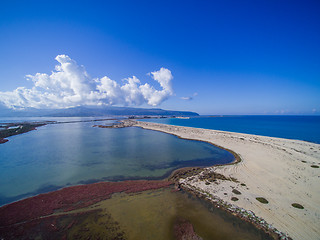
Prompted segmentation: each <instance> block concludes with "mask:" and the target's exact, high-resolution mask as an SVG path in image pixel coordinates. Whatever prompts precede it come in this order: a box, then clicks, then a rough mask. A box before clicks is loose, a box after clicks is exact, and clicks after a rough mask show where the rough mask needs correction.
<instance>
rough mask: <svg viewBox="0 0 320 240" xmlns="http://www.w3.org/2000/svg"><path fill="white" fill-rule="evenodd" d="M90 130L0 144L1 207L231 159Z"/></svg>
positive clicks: (175, 141) (48, 129)
mask: <svg viewBox="0 0 320 240" xmlns="http://www.w3.org/2000/svg"><path fill="white" fill-rule="evenodd" d="M103 123H105V124H107V123H110V122H109V121H105V122H103ZM99 124H101V123H99ZM92 125H93V123H83V122H81V123H68V124H50V125H46V126H43V127H39V128H38V129H37V130H35V131H31V132H28V133H25V134H21V135H16V136H12V137H10V138H9V140H10V141H9V142H7V143H5V144H1V145H0V171H1V175H0V205H3V204H6V203H9V202H13V201H15V200H19V199H22V198H25V197H29V196H34V195H36V194H39V193H44V192H49V191H53V190H56V189H58V188H61V187H65V186H71V185H77V184H85V183H92V182H98V181H107V180H111V181H119V180H124V179H159V178H163V177H165V176H166V175H168V173H170V172H171V171H172V170H174V169H176V168H180V167H184V166H210V165H214V164H223V163H228V162H231V161H233V159H234V157H233V156H232V154H230V153H229V152H227V151H225V150H222V149H219V148H217V147H215V146H212V145H210V144H208V143H204V142H197V141H190V140H184V139H179V138H177V137H175V136H172V135H169V134H165V133H161V132H156V131H150V130H144V129H140V128H136V127H130V128H122V129H106V128H104V129H102V128H96V127H95V128H93V127H92Z"/></svg>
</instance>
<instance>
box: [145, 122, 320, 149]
mask: <svg viewBox="0 0 320 240" xmlns="http://www.w3.org/2000/svg"><path fill="white" fill-rule="evenodd" d="M143 121H148V122H157V123H165V124H171V125H178V126H186V127H196V128H207V129H215V130H222V131H230V132H239V133H248V134H255V135H263V136H270V137H280V138H288V139H298V140H304V141H309V142H314V143H320V116H221V117H196V118H190V119H178V118H163V119H150V120H143Z"/></svg>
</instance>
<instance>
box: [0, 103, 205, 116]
mask: <svg viewBox="0 0 320 240" xmlns="http://www.w3.org/2000/svg"><path fill="white" fill-rule="evenodd" d="M110 115H160V116H198V115H199V114H198V113H195V112H187V111H169V110H163V109H160V108H150V109H148V108H131V107H109V106H107V107H106V106H99V107H92V106H85V107H84V106H82V107H73V108H66V109H36V108H25V109H21V110H12V109H3V108H1V109H0V117H97V116H110Z"/></svg>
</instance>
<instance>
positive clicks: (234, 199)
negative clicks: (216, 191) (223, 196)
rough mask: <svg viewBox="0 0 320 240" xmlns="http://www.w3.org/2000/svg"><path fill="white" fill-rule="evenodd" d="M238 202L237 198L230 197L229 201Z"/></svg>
mask: <svg viewBox="0 0 320 240" xmlns="http://www.w3.org/2000/svg"><path fill="white" fill-rule="evenodd" d="M238 200H239V198H237V197H232V198H231V201H238Z"/></svg>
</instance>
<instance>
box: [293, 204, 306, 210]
mask: <svg viewBox="0 0 320 240" xmlns="http://www.w3.org/2000/svg"><path fill="white" fill-rule="evenodd" d="M291 206H292V207H294V208H298V209H304V207H303V206H302V205H301V204H299V203H292V204H291Z"/></svg>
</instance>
